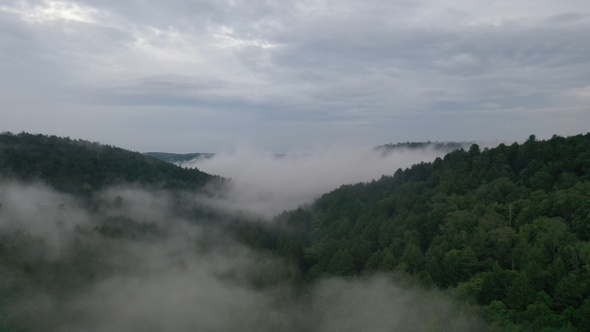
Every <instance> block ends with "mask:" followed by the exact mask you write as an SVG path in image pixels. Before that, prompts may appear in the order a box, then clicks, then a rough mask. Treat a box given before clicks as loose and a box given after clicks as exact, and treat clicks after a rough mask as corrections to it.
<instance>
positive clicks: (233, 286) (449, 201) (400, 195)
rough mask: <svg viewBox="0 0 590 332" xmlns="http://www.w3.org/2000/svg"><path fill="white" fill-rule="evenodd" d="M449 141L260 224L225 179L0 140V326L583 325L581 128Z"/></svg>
mask: <svg viewBox="0 0 590 332" xmlns="http://www.w3.org/2000/svg"><path fill="white" fill-rule="evenodd" d="M453 150H454V151H452V152H450V153H448V154H446V155H444V156H441V157H438V158H436V159H434V161H432V162H421V163H416V164H414V165H413V166H410V167H407V168H400V169H399V170H397V171H395V170H392V172H391V174H390V175H384V176H382V177H381V178H380V179H378V180H374V181H370V182H361V183H358V184H350V185H343V186H341V187H340V188H338V189H336V190H333V191H331V192H329V193H325V194H324V195H322V196H321V197H319V198H318V199H317V200H316V201H314V202H312V203H311V204H308V205H305V206H302V207H300V208H298V209H294V210H291V211H285V212H283V213H281V214H279V215H276V216H274V217H273V218H270V219H269V220H267V219H265V218H264V217H261V216H258V217H253V216H252V215H248V214H244V213H239V212H236V210H235V209H234V208H233V207H232V206H227V204H228V202H231V200H227V199H224V197H227V195H229V193H228V192H227V191H228V190H231V185H232V181H231V180H223V179H222V178H220V177H217V176H214V175H209V174H206V173H203V172H200V171H199V170H194V169H186V168H183V167H179V166H176V165H172V164H169V163H166V162H164V161H161V160H156V159H154V158H151V157H148V156H144V155H141V154H139V153H136V152H131V151H126V150H123V149H119V148H114V147H110V146H103V145H100V144H98V143H89V142H86V141H80V140H71V139H67V138H58V137H55V136H44V135H30V134H25V133H22V134H18V135H13V134H9V133H5V134H2V135H0V175H1V178H0V330H2V331H5V330H6V331H39V330H44V331H72V330H73V331H129V330H145V331H194V330H206V331H235V330H241V331H249V330H252V331H254V330H255V331H369V330H370V331H397V330H404V331H441V330H445V331H486V330H491V331H541V330H546V331H550V330H551V331H556V330H560V331H587V330H589V329H590V320H589V318H588V317H590V302H589V301H590V300H589V298H590V284H589V283H588V280H590V275H589V274H590V260H589V259H590V244H589V242H588V241H589V240H590V231H589V229H590V226H589V225H590V220H589V218H590V214H589V211H590V203H589V201H588V197H590V182H589V175H588V171H589V170H590V134H586V135H578V136H573V137H567V138H564V137H559V136H554V137H553V138H551V139H550V140H547V141H539V140H537V139H536V138H535V137H534V136H530V137H529V138H528V139H527V140H526V142H524V143H523V144H517V143H514V144H511V145H506V144H500V145H499V146H497V147H493V148H483V149H482V148H480V147H479V146H478V145H477V144H473V145H471V146H470V147H469V148H467V149H458V150H455V149H453ZM285 160H288V159H285ZM269 176H270V175H269ZM308 176H309V177H312V178H313V176H314V175H313V174H308ZM270 178H272V177H270ZM257 180H259V181H264V180H265V179H264V178H258V179H257ZM288 189H289V188H285V190H288ZM235 192H236V191H233V193H234V194H235ZM224 204H225V205H224Z"/></svg>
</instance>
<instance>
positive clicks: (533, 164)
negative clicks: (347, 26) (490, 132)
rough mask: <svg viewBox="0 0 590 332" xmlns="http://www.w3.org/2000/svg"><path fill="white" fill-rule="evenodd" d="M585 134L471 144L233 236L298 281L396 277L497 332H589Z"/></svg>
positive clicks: (588, 141)
mask: <svg viewBox="0 0 590 332" xmlns="http://www.w3.org/2000/svg"><path fill="white" fill-rule="evenodd" d="M589 173H590V134H586V135H578V136H574V137H568V138H564V137H559V136H554V137H553V138H551V139H549V140H547V141H539V140H537V139H536V138H535V136H530V137H529V138H528V140H527V141H526V142H525V143H523V144H517V143H514V144H512V145H505V144H500V145H499V146H497V147H495V148H491V149H487V148H486V149H483V150H481V149H480V147H479V146H478V145H476V144H473V145H472V146H471V147H470V148H469V149H468V151H465V150H462V149H461V150H456V151H453V152H451V153H449V154H447V155H446V156H445V157H444V158H437V159H436V160H435V161H434V162H431V163H421V164H417V165H414V166H412V167H411V168H408V169H405V170H402V169H399V170H397V171H396V172H395V174H393V175H392V176H383V177H382V178H381V179H379V180H378V181H373V182H371V183H359V184H355V185H345V186H342V187H341V188H339V189H337V190H335V191H333V192H330V193H327V194H325V195H323V196H322V197H321V198H320V199H318V200H317V201H316V202H315V203H314V204H313V205H311V206H309V207H307V208H300V209H298V210H297V211H292V212H285V213H284V214H283V215H281V216H279V217H277V220H276V222H277V223H278V224H284V225H289V227H290V228H289V229H290V230H289V231H288V232H285V231H284V230H278V229H269V228H268V227H265V226H263V225H260V224H259V225H254V226H253V225H252V224H235V225H234V227H236V229H237V230H236V232H237V233H238V234H241V236H242V238H243V239H244V241H246V242H247V243H250V244H251V245H253V246H256V247H259V248H265V249H267V250H271V251H273V252H276V253H277V254H278V255H281V256H285V257H290V259H291V260H292V261H294V262H297V264H298V266H299V268H300V270H301V273H302V276H303V278H305V279H306V280H307V281H310V280H315V279H317V278H320V277H322V276H326V275H340V276H359V275H366V274H373V273H399V274H402V275H405V276H407V277H408V278H409V280H411V282H412V283H415V284H417V285H420V286H421V287H426V288H432V287H436V288H440V289H445V290H447V291H448V292H449V293H451V294H453V296H456V297H457V298H460V299H462V300H463V301H466V302H467V303H470V304H471V305H472V306H473V307H474V308H476V309H477V310H478V311H479V312H480V314H481V315H482V316H483V317H485V319H486V320H487V321H488V322H489V323H490V324H491V325H492V329H493V330H497V331H542V330H543V331H556V330H560V331H589V330H590V242H588V241H589V240H590V174H589Z"/></svg>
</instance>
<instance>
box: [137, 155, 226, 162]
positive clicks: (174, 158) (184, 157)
mask: <svg viewBox="0 0 590 332" xmlns="http://www.w3.org/2000/svg"><path fill="white" fill-rule="evenodd" d="M143 154H144V155H146V156H150V157H153V158H158V159H160V160H163V161H166V162H169V163H173V164H176V163H183V162H187V161H191V160H193V159H201V158H202V159H209V158H213V157H214V156H215V154H214V153H200V152H197V153H168V152H144V153H143Z"/></svg>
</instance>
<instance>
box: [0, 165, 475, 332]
mask: <svg viewBox="0 0 590 332" xmlns="http://www.w3.org/2000/svg"><path fill="white" fill-rule="evenodd" d="M302 158H303V159H302V161H301V163H302V165H304V164H305V163H311V161H309V159H306V158H309V157H302ZM283 160H284V159H283ZM305 160H307V161H305ZM267 162H268V161H267ZM281 162H282V161H281V160H278V161H276V163H277V164H280V163H281ZM268 164H271V162H268ZM307 167H310V166H307ZM326 167H327V166H326ZM349 170H350V168H349ZM352 173H354V172H353V171H350V174H352ZM357 174H360V173H357ZM275 178H278V177H275ZM293 183H294V182H293ZM326 185H327V184H326ZM273 188H275V189H278V188H279V187H278V186H277V187H273ZM318 188H319V187H318ZM318 190H319V189H318ZM172 196H173V195H172V194H171V193H168V192H165V191H157V190H148V189H145V188H141V187H138V186H117V187H112V188H108V189H105V190H104V191H102V192H100V193H97V194H96V196H95V197H93V199H92V200H93V201H92V204H88V203H87V202H80V201H78V200H76V199H75V198H73V197H71V196H68V195H65V194H61V193H57V192H54V191H52V190H51V189H49V188H47V187H45V186H43V185H39V184H27V185H24V184H19V183H14V182H11V183H6V182H4V183H0V204H2V205H0V263H1V264H0V294H1V295H2V296H0V298H1V300H0V311H1V312H0V317H1V318H0V330H2V329H6V330H11V329H15V330H23V331H40V330H43V331H105V332H106V331H109V332H117V331H318V332H324V331H325V332H328V331H330V332H332V331H334V332H335V331H437V330H452V331H473V330H480V329H482V325H481V323H480V322H479V320H478V319H477V318H476V317H475V316H473V315H472V314H469V313H468V312H467V311H465V310H464V309H462V308H460V306H458V305H457V304H456V303H454V302H453V301H452V300H451V299H450V298H448V297H446V296H445V295H444V294H442V293H439V292H436V291H422V290H417V289H413V288H409V287H407V286H402V285H401V284H400V283H399V282H398V281H396V279H394V278H393V277H392V276H391V275H380V276H372V277H364V278H360V277H359V278H349V279H339V278H330V279H322V280H320V281H318V282H317V283H314V284H304V285H301V284H294V283H290V282H288V280H289V277H290V276H291V274H292V272H293V269H292V267H291V266H290V265H289V264H288V263H286V262H283V261H282V260H280V259H279V258H277V257H274V256H272V255H271V254H269V253H265V252H258V251H254V250H252V249H250V248H248V247H245V246H244V245H242V244H240V243H238V242H237V241H236V240H235V239H233V238H232V237H231V236H229V235H227V234H224V232H223V229H222V228H221V227H216V225H215V224H213V225H211V224H207V223H202V222H201V221H200V220H186V219H184V218H182V217H180V216H178V215H176V214H175V213H174V209H175V206H174V204H173V203H172V202H171V201H172V199H171V197H172ZM205 224H206V225H207V226H205ZM117 229H120V230H122V232H115V231H114V230H117Z"/></svg>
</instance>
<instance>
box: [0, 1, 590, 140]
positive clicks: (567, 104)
mask: <svg viewBox="0 0 590 332" xmlns="http://www.w3.org/2000/svg"><path fill="white" fill-rule="evenodd" d="M0 15H1V16H2V20H1V22H0V25H1V27H2V30H1V31H2V32H0V45H1V46H2V49H3V50H5V51H3V52H2V55H1V56H0V74H2V77H10V78H11V79H10V80H3V81H1V82H0V87H2V90H1V91H3V92H2V93H1V94H0V106H2V110H3V111H2V112H3V114H5V115H6V116H5V117H6V118H8V120H7V121H5V122H3V125H2V127H1V128H0V129H1V130H11V131H21V130H34V131H43V132H48V131H50V132H51V133H54V132H55V128H59V131H60V133H64V134H66V135H77V136H84V135H81V133H84V132H89V133H91V136H92V137H90V138H92V139H97V140H100V141H104V140H107V141H108V140H109V139H110V138H111V137H108V136H106V135H105V134H101V133H100V132H99V131H97V130H96V129H94V128H93V127H94V126H89V125H88V124H87V123H93V124H94V123H96V122H95V121H93V120H92V119H94V118H96V117H100V116H101V115H100V113H105V112H107V113H110V114H112V116H111V117H110V123H111V125H113V126H121V127H126V128H127V130H128V131H129V133H130V135H128V136H136V135H145V134H144V132H145V131H146V127H145V126H146V125H148V124H147V123H148V122H149V123H150V124H149V125H151V126H154V127H157V124H158V123H161V122H166V121H168V118H170V117H174V116H175V115H176V114H178V113H183V112H186V110H187V109H188V110H190V112H192V113H193V115H192V116H191V118H190V120H189V123H193V124H194V129H193V133H192V134H191V133H189V132H188V131H187V132H185V131H182V130H180V131H179V130H174V127H167V126H162V127H161V128H159V130H156V131H154V130H149V132H150V133H151V134H152V135H153V137H150V136H144V137H145V138H144V139H143V140H141V142H137V141H134V140H132V139H131V138H125V137H120V138H117V139H116V143H117V145H123V146H127V145H129V147H130V148H133V149H138V150H154V147H156V146H163V148H164V149H165V150H169V151H170V150H176V149H182V150H185V151H191V150H195V149H203V150H208V151H211V150H212V149H214V148H215V149H216V148H218V147H229V146H232V145H235V144H236V141H237V140H239V139H238V138H237V136H238V135H236V134H235V129H236V128H237V127H244V129H243V131H244V132H243V133H240V137H241V138H243V139H246V140H249V141H251V142H255V143H256V144H260V145H262V146H263V147H264V148H266V149H279V148H282V149H284V148H285V147H290V146H300V147H301V146H302V145H301V142H304V141H306V140H310V141H312V140H315V141H326V142H338V141H339V140H341V139H342V138H343V137H346V136H350V131H351V128H352V132H353V134H354V136H356V137H358V140H359V141H361V142H359V143H367V142H371V143H372V144H379V143H382V142H387V141H391V140H398V141H405V140H428V139H430V140H434V139H438V140H478V139H482V140H488V139H498V138H500V139H502V138H509V139H513V140H516V139H522V137H526V136H527V135H529V134H531V133H535V134H537V135H538V136H539V137H549V136H551V135H552V134H554V133H557V134H562V135H568V134H576V133H578V132H580V131H584V130H585V129H584V128H583V126H580V125H575V123H587V122H588V120H589V119H588V116H587V115H585V114H588V113H589V112H588V109H587V106H585V105H584V104H583V103H582V102H581V101H580V100H579V99H577V98H573V97H572V95H571V93H570V92H571V91H572V90H574V89H581V88H585V87H587V86H590V82H589V81H588V77H589V75H588V74H590V73H589V71H590V65H589V62H588V59H590V47H589V46H588V45H590V40H588V39H589V37H588V34H587V33H585V32H586V31H588V29H589V28H590V19H589V17H590V16H589V15H590V7H589V6H588V4H587V3H586V2H584V1H577V0H576V1H574V0H572V1H561V2H559V3H555V2H552V1H541V2H539V1H535V2H534V3H533V2H529V1H523V2H521V3H518V4H514V3H513V2H509V1H494V2H493V3H488V2H485V1H475V2H469V3H465V2H459V1H454V0H446V1H443V2H437V3H432V2H415V1H411V2H410V1H395V2H390V1H380V0H374V1H365V2H363V4H362V5H360V4H358V3H357V2H354V1H337V2H334V1H328V0H326V1H281V2H275V1H204V0H203V1H194V2H187V1H167V2H165V3H164V2H157V1H156V2H149V3H146V2H141V1H125V2H124V3H122V2H114V1H93V0H86V1H41V0H40V1H23V2H18V3H15V2H11V1H3V2H1V3H0ZM485 103H495V104H498V105H499V106H500V109H504V110H505V111H506V112H508V111H510V112H511V113H512V114H514V116H516V117H524V116H526V117H529V118H530V119H531V121H530V122H529V123H528V124H527V123H515V122H513V127H512V128H506V127H505V126H504V123H505V122H507V121H510V119H506V118H502V117H491V118H485V119H484V118H482V117H481V116H480V115H479V114H480V113H478V112H477V110H478V109H477V108H474V107H471V105H481V104H485ZM443 104H444V105H446V107H447V109H448V108H449V107H451V105H457V108H456V109H454V110H456V111H461V112H459V113H458V114H457V115H453V114H447V113H444V112H442V113H441V111H444V110H441V109H439V108H438V106H439V105H443ZM43 106H44V107H43ZM572 107H580V108H581V109H580V110H581V111H580V112H579V114H576V115H574V116H572V119H574V120H575V121H573V123H567V124H564V126H560V127H557V126H550V125H549V124H548V123H547V120H546V118H545V117H544V116H541V115H537V114H545V113H547V112H550V113H552V114H553V116H555V115H557V114H559V111H558V110H559V109H570V108H572ZM40 108H43V109H42V110H41V109H40ZM138 108H141V109H146V108H149V109H158V110H159V112H160V113H159V114H158V115H157V116H154V117H152V118H150V119H149V121H148V120H147V119H146V118H144V113H143V112H138V111H137V109H138ZM163 110H165V112H164V111H163ZM527 110H536V111H538V112H534V113H532V114H531V113H525V112H527ZM17 111H18V112H17ZM19 113H22V114H24V115H20V116H19ZM71 113H75V114H76V116H75V117H72V116H71ZM47 114H50V116H47ZM441 114H445V116H444V117H443V116H440V115H441ZM25 116H27V117H28V118H25ZM181 116H182V115H181ZM39 117H46V121H43V122H42V123H39V122H37V121H35V120H34V119H35V118H39ZM65 118H68V119H70V121H69V123H70V124H64V123H63V120H62V119H65ZM470 118H473V119H474V120H473V121H471V120H466V119H470ZM31 119H33V120H31ZM89 119H90V121H89ZM318 120H320V121H323V122H324V123H323V124H319V125H318V124H314V122H316V121H318ZM283 122H289V123H291V124H292V130H293V132H294V133H295V132H297V131H300V132H305V131H306V128H311V127H316V126H317V127H318V128H319V130H316V131H315V132H318V133H320V132H323V133H324V134H316V136H312V137H301V135H300V137H296V138H293V137H285V138H280V137H279V138H277V137H275V136H265V133H264V132H265V131H268V132H270V131H272V129H269V128H271V127H273V126H281V123H283ZM108 123H109V122H105V123H104V126H106V127H107V128H108ZM201 123H207V125H206V126H205V127H207V128H209V132H208V133H202V131H203V128H202V127H201V126H200V125H199V124H201ZM484 123H485V125H483V124H484ZM466 126H470V127H471V130H463V129H462V127H466ZM211 128H217V130H215V133H214V132H213V130H211ZM260 128H262V129H263V130H260ZM398 128H399V129H398ZM93 132H94V133H93ZM499 136H500V137H499ZM204 137H207V140H204V139H203V138H204ZM187 139H188V140H190V141H198V143H192V142H191V143H188V142H186V140H187ZM164 140H170V141H171V142H174V141H182V142H183V143H182V147H179V146H178V145H174V144H163V143H162V142H163V141H164ZM109 143H111V142H109ZM178 144H181V143H178ZM303 146H305V143H304V144H303Z"/></svg>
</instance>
